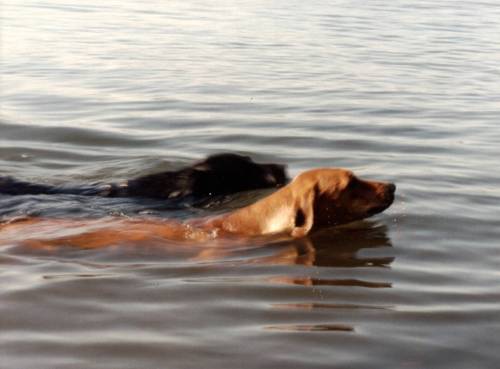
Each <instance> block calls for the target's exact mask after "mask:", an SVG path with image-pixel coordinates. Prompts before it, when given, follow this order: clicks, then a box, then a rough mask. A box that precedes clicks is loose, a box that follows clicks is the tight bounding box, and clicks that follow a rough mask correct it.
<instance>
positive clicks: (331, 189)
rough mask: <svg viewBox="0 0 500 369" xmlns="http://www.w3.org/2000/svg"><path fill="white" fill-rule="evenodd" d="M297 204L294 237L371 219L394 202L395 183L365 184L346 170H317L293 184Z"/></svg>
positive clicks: (299, 177) (369, 182) (299, 178)
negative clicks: (319, 229) (315, 230)
mask: <svg viewBox="0 0 500 369" xmlns="http://www.w3.org/2000/svg"><path fill="white" fill-rule="evenodd" d="M292 185H293V186H292V191H293V192H294V198H295V199H296V201H297V204H296V209H297V212H296V217H295V227H294V230H293V232H292V235H293V236H295V237H301V236H304V235H306V234H307V233H309V232H310V231H311V230H312V229H313V228H323V227H327V226H334V225H339V224H345V223H350V222H352V221H355V220H360V219H364V218H368V217H370V216H372V215H375V214H377V213H380V212H382V211H384V210H385V209H387V208H388V207H389V206H390V205H391V204H392V202H393V201H394V193H395V191H396V186H395V185H394V184H393V183H385V182H375V181H368V180H362V179H360V178H358V177H356V176H355V175H354V174H353V173H352V172H351V171H348V170H345V169H315V170H311V171H307V172H305V173H302V174H300V175H299V176H298V177H297V178H295V179H294V181H293V182H292Z"/></svg>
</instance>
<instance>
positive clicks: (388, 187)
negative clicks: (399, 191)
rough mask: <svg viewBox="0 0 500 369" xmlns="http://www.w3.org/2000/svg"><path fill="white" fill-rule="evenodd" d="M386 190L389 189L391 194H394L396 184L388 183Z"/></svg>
mask: <svg viewBox="0 0 500 369" xmlns="http://www.w3.org/2000/svg"><path fill="white" fill-rule="evenodd" d="M387 191H389V192H390V193H391V194H394V192H396V185H395V184H394V183H388V184H387Z"/></svg>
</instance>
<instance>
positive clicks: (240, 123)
mask: <svg viewBox="0 0 500 369" xmlns="http://www.w3.org/2000/svg"><path fill="white" fill-rule="evenodd" d="M1 11H2V21H1V63H2V64H1V71H2V81H1V88H2V90H1V121H0V175H5V174H9V175H14V176H16V177H19V178H22V179H26V180H36V181H41V182H46V183H62V182H66V181H69V182H93V181H110V180H119V179H123V178H129V177H132V176H135V175H140V174H145V173H150V172H154V171H158V170H165V169H169V168H177V167H179V166H182V165H185V164H187V163H189V162H191V161H192V160H194V159H198V158H201V157H203V156H205V155H207V154H210V153H215V152H220V151H233V152H239V153H246V154H250V155H252V157H254V158H255V159H256V160H260V161H274V162H279V163H286V164H288V166H289V171H290V172H291V173H292V174H296V173H298V172H300V171H301V170H304V169H308V168H313V167H320V166H340V167H348V168H351V169H353V170H354V171H355V172H357V173H358V174H360V175H362V176H365V177H368V178H373V179H380V180H391V181H394V182H396V183H397V185H398V196H397V199H396V203H395V204H394V205H393V207H392V208H390V209H389V210H388V211H387V212H385V213H384V214H381V215H378V216H376V217H374V218H373V219H371V220H370V221H365V222H359V223H356V224H353V225H350V226H348V227H344V228H339V229H332V230H328V231H327V232H324V233H322V234H317V235H313V237H311V238H309V239H305V240H301V241H296V242H284V243H282V244H274V245H250V246H249V247H244V248H243V247H241V246H234V247H226V248H225V249H224V250H221V251H220V252H213V253H212V254H211V255H210V257H205V258H200V257H197V255H199V252H200V251H203V250H200V249H199V248H196V247H194V246H193V247H192V248H176V247H173V246H164V247H160V246H158V245H150V246H147V247H134V246H128V247H121V246H120V247H112V248H109V249H105V250H98V251H96V250H59V251H53V252H35V251H33V250H26V249H23V248H20V247H19V246H16V245H12V247H5V248H3V249H2V250H0V280H1V285H0V367H2V368H9V369H10V368H16V369H17V368H35V367H36V368H50V369H54V368H113V369H114V368H141V369H146V368H453V369H459V368H464V369H471V368H498V367H499V365H500V364H499V359H500V353H499V351H498V348H499V347H500V338H499V337H500V271H499V265H500V244H499V238H500V211H499V202H500V186H499V185H500V173H499V164H498V157H499V154H500V148H499V143H500V127H499V118H500V87H499V86H500V84H499V80H500V44H499V43H498V41H497V40H498V39H499V35H500V22H499V21H498V20H499V19H500V6H499V5H498V3H497V2H493V1H492V2H488V1H481V2H472V1H439V2H431V1H416V0H408V1H399V0H398V1H393V2H387V1H370V2H345V1H330V2H321V1H307V2H303V1H301V2H299V1H272V2H261V1H243V2H237V3H235V2H226V1H210V2H206V1H190V0H188V1H168V2H166V1H165V2H163V1H149V2H145V3H142V2H132V1H106V2H103V1H93V0H91V1H85V2H80V1H70V0H60V1H57V0H50V1H32V0H23V1H15V0H4V1H3V2H2V4H1ZM245 200H246V198H245V196H244V195H241V196H236V197H235V198H233V203H231V204H233V205H234V204H236V205H238V204H239V202H244V201H245ZM225 206H229V205H225ZM210 212H211V210H203V209H202V210H193V209H186V210H183V211H178V212H172V211H166V210H164V209H162V207H161V204H158V203H157V202H154V201H153V202H147V201H132V200H123V199H108V200H106V199H100V200H97V199H92V198H81V197H78V196H56V197H44V196H23V197H9V196H0V216H1V217H2V218H8V217H12V216H18V215H23V214H32V215H45V216H65V217H70V216H74V217H78V216H88V217H97V216H103V215H110V214H113V215H117V216H119V215H122V216H123V215H128V216H134V215H136V214H138V213H141V214H144V213H147V214H151V215H157V216H168V217H178V216H189V215H192V213H196V214H198V215H199V214H200V213H201V214H202V215H203V214H206V213H210Z"/></svg>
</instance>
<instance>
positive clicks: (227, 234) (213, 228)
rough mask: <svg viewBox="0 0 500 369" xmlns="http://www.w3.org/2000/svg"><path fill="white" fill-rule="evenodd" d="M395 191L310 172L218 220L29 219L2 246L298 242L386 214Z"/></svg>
mask: <svg viewBox="0 0 500 369" xmlns="http://www.w3.org/2000/svg"><path fill="white" fill-rule="evenodd" d="M395 190H396V186H395V185H394V184H392V183H385V182H377V181H369V180H363V179H360V178H358V177H357V176H355V175H354V173H352V172H351V171H349V170H345V169H334V168H323V169H313V170H309V171H306V172H303V173H302V174H299V175H298V176H297V177H296V178H295V179H294V180H293V181H292V182H291V183H289V184H288V185H286V186H284V187H282V188H281V189H279V190H277V191H276V192H274V193H272V194H270V195H268V196H267V197H264V198H262V199H260V200H258V201H257V202H255V203H254V204H251V205H249V206H246V207H243V208H240V209H238V210H234V211H230V212H228V213H225V214H221V215H216V216H210V217H205V218H195V219H188V220H186V221H184V222H181V221H176V220H169V219H154V218H135V219H134V218H132V219H130V218H104V219H98V220H95V219H94V220H88V219H83V220H71V219H44V218H29V219H26V220H21V221H14V222H11V223H9V224H4V225H3V226H1V227H0V245H6V244H13V243H16V242H19V241H20V242H21V243H23V244H26V245H28V246H33V247H42V248H46V247H49V248H50V247H57V246H66V245H68V246H76V247H82V248H99V247H105V246H109V245H118V244H123V243H133V244H142V243H146V244H147V243H148V242H169V241H187V242H196V243H205V242H208V241H213V240H216V239H217V240H220V239H230V240H231V239H232V240H235V239H238V240H249V239H252V238H257V237H274V236H280V237H283V236H284V237H290V238H301V237H304V236H306V235H308V234H309V233H310V232H312V231H314V230H319V229H322V228H326V227H330V226H336V225H341V224H345V223H349V222H352V221H355V220H360V219H364V218H368V217H370V216H372V215H374V214H377V213H380V212H382V211H384V210H385V209H387V208H388V207H389V206H390V205H391V204H392V202H393V201H394V194H395Z"/></svg>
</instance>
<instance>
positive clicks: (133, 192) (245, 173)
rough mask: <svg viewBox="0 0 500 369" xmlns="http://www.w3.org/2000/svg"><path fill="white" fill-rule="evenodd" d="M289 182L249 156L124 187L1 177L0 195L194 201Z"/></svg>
mask: <svg viewBox="0 0 500 369" xmlns="http://www.w3.org/2000/svg"><path fill="white" fill-rule="evenodd" d="M287 181H288V179H287V176H286V173H285V166H284V165H280V164H258V163H255V162H254V161H252V159H251V158H249V157H248V156H242V155H238V154H215V155H211V156H209V157H207V158H206V159H205V160H203V161H200V162H198V163H195V164H194V165H192V166H190V167H186V168H183V169H180V170H177V171H170V172H162V173H157V174H150V175H146V176H142V177H138V178H135V179H131V180H129V181H127V182H126V183H124V184H122V185H118V184H96V185H87V186H73V187H70V186H51V185H45V184H35V183H29V182H24V181H19V180H16V179H15V178H12V177H0V194H8V195H40V194H75V195H84V196H106V197H138V196H140V197H151V198H160V199H182V198H185V197H190V198H193V199H195V200H197V199H202V198H205V197H209V196H216V195H227V194H232V193H236V192H241V191H247V190H254V189H259V188H270V187H280V186H283V185H284V184H286V182H287Z"/></svg>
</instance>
